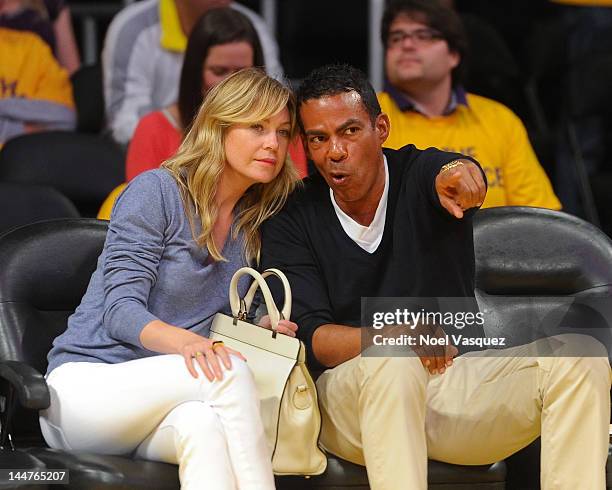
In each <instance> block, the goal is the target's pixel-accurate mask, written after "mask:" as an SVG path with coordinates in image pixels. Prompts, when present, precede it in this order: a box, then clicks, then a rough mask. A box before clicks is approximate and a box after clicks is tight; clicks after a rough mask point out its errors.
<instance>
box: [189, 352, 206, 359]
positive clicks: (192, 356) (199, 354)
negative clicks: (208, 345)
mask: <svg viewBox="0 0 612 490" xmlns="http://www.w3.org/2000/svg"><path fill="white" fill-rule="evenodd" d="M203 355H204V354H202V353H201V352H200V351H198V352H196V353H195V354H192V355H191V358H192V359H195V358H196V357H202V356H203Z"/></svg>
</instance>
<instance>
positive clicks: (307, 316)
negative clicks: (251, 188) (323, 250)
mask: <svg viewBox="0 0 612 490" xmlns="http://www.w3.org/2000/svg"><path fill="white" fill-rule="evenodd" d="M304 231H305V227H304V226H302V225H301V224H300V215H299V210H298V209H296V207H295V206H292V205H291V204H289V205H288V206H286V207H285V209H284V210H283V211H281V212H280V213H279V214H278V215H276V216H275V217H273V218H271V219H270V220H268V221H267V222H266V223H265V224H264V226H263V228H262V249H261V250H262V251H261V261H260V268H261V270H262V271H263V270H265V269H268V268H271V267H274V268H277V269H280V270H281V271H283V272H284V273H285V275H286V276H287V279H288V280H289V284H290V286H291V294H292V299H293V301H292V308H291V320H292V321H294V322H295V323H297V325H298V337H299V338H300V339H301V340H302V341H303V342H304V343H305V344H306V351H307V353H308V364H309V367H310V368H312V369H324V366H323V365H322V364H320V363H319V362H318V361H317V360H316V358H315V357H314V355H313V354H312V336H313V334H314V332H315V330H316V329H317V328H318V327H320V326H321V325H324V324H326V323H334V319H333V316H332V311H331V305H330V301H329V295H328V290H327V285H326V284H325V283H324V282H323V279H322V275H321V272H320V270H319V266H318V264H317V261H316V260H315V258H314V257H313V255H312V252H311V249H310V247H309V246H308V244H309V237H308V236H307V235H306V233H305V232H304ZM330 253H333V252H330ZM270 289H271V290H272V293H273V295H274V299H275V302H276V303H277V304H279V305H280V304H282V300H284V298H283V291H282V287H281V285H280V282H279V281H271V283H270Z"/></svg>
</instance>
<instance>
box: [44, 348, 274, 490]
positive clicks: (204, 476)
mask: <svg viewBox="0 0 612 490" xmlns="http://www.w3.org/2000/svg"><path fill="white" fill-rule="evenodd" d="M196 368H197V369H198V373H199V377H198V378H197V379H195V378H193V377H192V376H191V375H190V374H189V372H188V371H187V368H186V367H185V362H184V360H183V357H181V356H179V355H175V354H172V355H161V356H154V357H149V358H144V359H137V360H134V361H129V362H124V363H119V364H102V363H87V362H71V363H66V364H63V365H61V366H59V367H58V368H56V369H54V370H53V371H52V372H51V373H50V375H49V376H48V379H47V384H48V385H49V390H50V392H51V405H50V407H49V408H48V409H47V410H43V411H41V412H40V425H41V429H42V433H43V436H44V438H45V440H46V441H47V443H48V444H49V446H51V447H53V448H59V449H65V450H71V451H90V452H93V453H98V454H117V455H132V456H134V457H136V458H141V459H148V460H153V461H163V462H166V463H174V464H178V465H179V478H180V481H181V488H182V489H202V488H207V489H211V490H213V489H214V490H217V489H219V490H225V489H236V488H239V489H241V490H246V489H258V490H259V489H273V488H274V476H273V474H272V464H271V457H270V456H271V455H270V448H269V447H268V444H267V441H266V439H265V434H264V428H263V424H262V422H261V418H260V414H259V399H258V397H257V393H256V390H255V384H254V382H253V376H252V373H251V371H250V370H249V368H248V366H247V365H246V363H245V362H244V361H242V360H239V359H238V358H236V357H232V369H231V370H226V369H225V368H222V369H223V380H221V381H218V380H215V381H213V382H210V381H208V380H207V379H206V377H205V376H204V374H203V373H202V372H201V370H200V368H199V366H197V365H196Z"/></svg>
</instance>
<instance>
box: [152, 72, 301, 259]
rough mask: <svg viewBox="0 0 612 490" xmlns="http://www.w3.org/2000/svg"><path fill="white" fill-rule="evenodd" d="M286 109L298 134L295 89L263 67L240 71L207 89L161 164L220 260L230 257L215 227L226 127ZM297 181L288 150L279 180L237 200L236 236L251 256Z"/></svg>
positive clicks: (256, 252)
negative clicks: (262, 228) (173, 150)
mask: <svg viewBox="0 0 612 490" xmlns="http://www.w3.org/2000/svg"><path fill="white" fill-rule="evenodd" d="M285 107H287V108H288V110H289V115H290V118H291V119H290V120H291V135H292V136H293V134H294V133H295V111H296V107H295V99H294V97H293V93H292V92H291V90H289V89H288V88H287V87H285V86H284V85H282V84H281V83H280V82H278V81H277V80H275V79H273V78H271V77H269V76H267V75H266V74H265V73H264V72H263V71H261V70H260V69H257V68H247V69H245V70H241V71H239V72H238V73H235V74H234V75H232V76H230V77H228V78H226V79H225V80H224V81H222V82H221V83H219V84H218V85H217V86H215V87H213V88H212V89H211V90H210V91H209V92H208V94H207V96H206V98H205V99H204V102H203V103H202V106H201V107H200V110H199V111H198V113H197V115H196V117H195V119H194V121H193V124H192V125H191V128H190V129H189V131H188V133H187V134H186V135H185V138H184V140H183V142H182V143H181V146H180V147H179V149H178V151H177V153H176V155H175V156H174V157H172V158H171V159H170V160H167V161H166V162H164V164H163V165H162V167H164V168H166V169H167V170H168V171H169V172H170V173H171V174H172V175H173V176H174V178H175V179H176V180H177V182H178V184H179V187H180V189H181V193H182V196H183V202H184V204H185V211H186V213H187V216H188V218H189V222H190V224H191V229H192V232H193V233H194V238H195V240H196V242H197V243H198V245H199V246H206V248H207V249H208V252H209V254H210V256H211V257H212V258H214V259H215V260H225V258H224V257H223V256H222V254H221V251H220V250H219V249H218V248H217V246H216V245H215V242H214V240H213V234H212V231H213V226H214V224H215V221H216V219H217V215H218V207H217V204H216V202H215V193H216V191H217V185H218V183H219V180H220V177H221V175H222V173H223V169H224V167H225V165H226V157H225V146H224V145H225V134H226V131H227V129H228V128H229V127H230V126H232V125H234V124H251V123H255V122H260V121H263V120H265V119H268V118H270V117H272V116H274V115H275V114H277V113H278V112H280V111H281V110H283V109H284V108H285ZM298 181H299V177H298V173H297V171H296V169H295V167H294V166H293V163H292V162H291V159H290V158H289V156H288V154H287V158H286V159H285V162H284V164H283V167H282V169H281V171H280V172H279V174H278V175H277V176H276V177H275V178H274V180H272V181H271V182H269V183H267V184H262V183H257V184H253V185H252V186H251V187H249V189H248V190H247V191H246V192H245V194H244V195H243V196H242V198H241V199H240V201H238V204H237V205H236V209H235V211H236V215H235V218H234V225H233V227H232V230H231V238H232V239H236V237H237V236H238V235H239V234H240V233H242V234H243V237H244V254H245V258H246V259H247V260H249V261H252V260H256V261H257V260H258V259H259V251H260V248H261V239H260V236H259V227H260V225H261V224H262V223H263V222H264V221H265V220H266V219H268V218H269V217H270V216H272V215H273V214H275V213H277V212H278V211H279V210H280V209H281V208H282V206H283V204H285V201H286V200H287V196H288V195H289V194H290V193H291V191H293V189H294V188H295V186H296V184H297V182H298ZM196 216H197V217H198V218H199V220H200V222H201V232H200V234H199V235H198V236H195V235H196V233H195V228H194V219H195V217H196Z"/></svg>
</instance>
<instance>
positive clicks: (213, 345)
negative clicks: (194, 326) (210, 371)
mask: <svg viewBox="0 0 612 490" xmlns="http://www.w3.org/2000/svg"><path fill="white" fill-rule="evenodd" d="M224 345H225V344H224V343H223V341H222V340H215V341H214V342H213V343H212V350H213V351H214V350H215V349H216V348H217V347H223V346H224Z"/></svg>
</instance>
